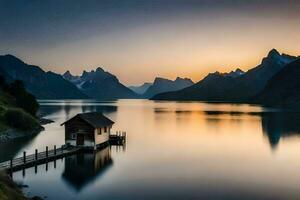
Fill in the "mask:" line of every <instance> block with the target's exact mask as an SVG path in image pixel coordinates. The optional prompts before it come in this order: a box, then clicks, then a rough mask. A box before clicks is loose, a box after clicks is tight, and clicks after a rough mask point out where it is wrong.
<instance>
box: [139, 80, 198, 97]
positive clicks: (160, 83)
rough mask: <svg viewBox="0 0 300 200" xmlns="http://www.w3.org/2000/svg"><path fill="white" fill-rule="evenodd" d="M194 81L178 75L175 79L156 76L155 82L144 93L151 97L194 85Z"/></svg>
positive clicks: (145, 95)
mask: <svg viewBox="0 0 300 200" xmlns="http://www.w3.org/2000/svg"><path fill="white" fill-rule="evenodd" d="M193 84H194V82H193V81H192V80H191V79H188V78H180V77H177V78H176V79H175V80H174V81H172V80H169V79H165V78H160V77H158V78H155V80H154V82H153V84H152V85H151V86H150V87H149V88H148V89H147V90H146V91H145V92H144V93H143V94H142V96H143V98H151V97H153V96H155V95H156V94H159V93H163V92H170V91H176V90H181V89H183V88H186V87H189V86H191V85H193Z"/></svg>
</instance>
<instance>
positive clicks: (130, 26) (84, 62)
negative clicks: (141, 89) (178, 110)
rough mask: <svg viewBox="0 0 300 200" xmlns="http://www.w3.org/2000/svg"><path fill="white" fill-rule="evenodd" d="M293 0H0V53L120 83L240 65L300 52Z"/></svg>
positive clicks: (299, 17) (196, 76) (299, 13)
mask: <svg viewBox="0 0 300 200" xmlns="http://www.w3.org/2000/svg"><path fill="white" fill-rule="evenodd" d="M299 24H300V1H297V0H284V1H283V0H281V1H279V0H278V1H277V0H248V1H242V0H103V1H100V0H97V1H96V0H94V1H92V0H91V1H83V0H64V1H60V0H51V1H47V2H46V1H39V0H32V1H29V0H19V1H17V0H16V1H11V0H7V1H6V0H0V54H13V55H16V56H17V57H20V58H21V59H23V60H24V61H25V62H27V63H30V64H35V65H39V66H41V67H42V68H43V69H45V70H51V71H54V72H57V73H63V72H65V71H66V70H70V71H71V72H72V73H74V74H80V73H81V72H82V70H91V69H95V68H96V67H98V66H102V67H103V68H104V69H105V70H107V71H109V72H111V73H113V74H115V75H117V76H118V78H119V79H120V81H121V82H123V83H125V84H127V85H128V84H140V83H143V82H149V81H152V80H153V79H154V78H155V77H156V76H161V77H166V78H171V79H174V78H176V77H177V76H181V77H190V78H192V79H193V80H194V81H198V80H200V79H201V78H203V76H205V75H206V74H207V73H209V72H214V71H217V70H218V71H221V72H225V71H230V70H233V69H235V68H237V67H240V68H241V69H243V70H247V69H249V68H252V67H254V66H256V65H257V64H259V63H260V61H261V59H262V57H264V56H265V55H266V54H267V53H268V51H269V50H271V49H272V48H276V49H278V50H279V51H280V52H284V53H288V54H292V55H300V44H299V38H300V26H299Z"/></svg>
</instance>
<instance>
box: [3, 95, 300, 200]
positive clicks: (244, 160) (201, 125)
mask: <svg viewBox="0 0 300 200" xmlns="http://www.w3.org/2000/svg"><path fill="white" fill-rule="evenodd" d="M50 107H52V108H50ZM95 110H98V111H101V112H104V113H105V114H106V115H107V116H108V117H109V118H111V119H112V120H113V121H115V122H116V124H115V126H114V129H116V130H125V131H126V132H127V133H128V134H127V142H128V143H127V147H128V148H127V149H126V152H124V151H123V150H122V148H117V147H116V148H115V147H114V148H112V149H111V150H110V151H109V150H107V151H109V152H106V153H104V154H102V155H101V153H100V155H97V154H96V155H91V154H88V155H76V156H75V155H74V156H72V157H70V158H67V159H64V160H63V161H62V162H57V166H56V168H55V169H54V168H53V163H49V166H48V169H49V170H48V171H47V172H46V173H45V172H42V170H39V171H38V173H37V174H34V173H33V170H32V169H28V170H26V176H25V177H22V173H19V174H18V173H17V174H15V175H14V180H16V181H22V182H24V183H25V184H27V185H28V186H29V189H28V191H30V192H31V194H35V195H39V196H47V199H49V200H57V199H72V200H82V199H91V200H97V199H126V200H127V199H130V200H132V199H221V197H225V198H226V197H227V199H245V198H244V197H249V198H248V199H300V194H299V191H300V174H299V173H298V171H299V168H300V161H299V159H298V157H299V155H300V137H299V136H300V126H299V123H298V122H299V119H300V115H299V114H297V113H285V112H281V111H278V110H273V109H269V108H263V107H260V106H253V105H237V104H236V105H234V104H209V103H201V102H189V103H186V102H181V103H178V102H153V101H143V100H120V101H117V102H97V101H86V102H84V101H71V100H66V101H44V102H43V103H42V104H41V111H46V112H45V113H46V115H45V116H46V117H47V118H50V119H53V120H54V121H55V123H53V124H49V125H47V126H46V130H45V131H44V132H43V133H42V134H39V135H38V136H37V137H36V138H35V139H34V140H33V141H32V142H30V143H28V144H27V145H25V146H26V147H19V151H20V152H21V153H22V151H23V150H24V149H26V150H28V152H34V149H35V148H41V149H42V150H43V149H44V148H45V146H46V145H49V146H52V145H54V144H56V143H58V144H57V145H59V144H61V141H64V131H63V128H62V127H61V126H60V123H61V122H63V121H65V120H66V118H70V117H72V116H74V115H75V114H77V113H78V112H82V111H84V112H86V111H95ZM11 146H13V145H11ZM8 148H13V147H8ZM275 148H276V151H274V149H275ZM104 155H106V161H107V162H106V161H105V160H103V158H102V162H100V161H99V162H98V161H97V160H99V159H98V158H97V157H102V156H104ZM104 157H105V156H104ZM100 160H101V159H100ZM112 160H113V164H112ZM101 163H102V164H101ZM99 166H101V167H99ZM45 167H47V166H42V167H41V169H44V168H45ZM104 172H105V173H104ZM49 185H51V187H49ZM99 188H101V189H99ZM116 188H117V189H116Z"/></svg>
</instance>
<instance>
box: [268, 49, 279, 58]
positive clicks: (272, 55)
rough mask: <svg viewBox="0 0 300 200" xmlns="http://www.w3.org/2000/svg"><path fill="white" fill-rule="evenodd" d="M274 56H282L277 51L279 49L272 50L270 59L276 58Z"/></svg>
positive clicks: (269, 54)
mask: <svg viewBox="0 0 300 200" xmlns="http://www.w3.org/2000/svg"><path fill="white" fill-rule="evenodd" d="M274 56H280V53H279V52H278V51H277V49H272V50H271V51H270V52H269V53H268V57H274Z"/></svg>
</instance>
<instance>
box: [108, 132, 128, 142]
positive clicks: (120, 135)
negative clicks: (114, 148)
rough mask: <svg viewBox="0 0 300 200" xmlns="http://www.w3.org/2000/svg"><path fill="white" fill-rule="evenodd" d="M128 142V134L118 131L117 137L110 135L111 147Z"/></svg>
mask: <svg viewBox="0 0 300 200" xmlns="http://www.w3.org/2000/svg"><path fill="white" fill-rule="evenodd" d="M125 142H126V132H124V131H123V132H121V131H117V132H116V134H115V135H109V143H110V144H111V145H122V144H124V143H125Z"/></svg>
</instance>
